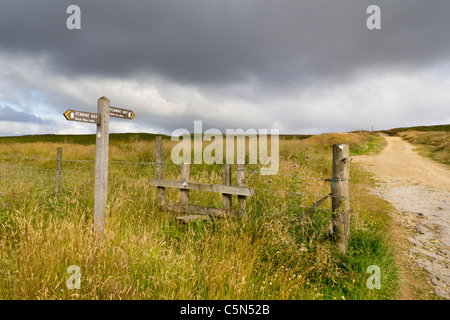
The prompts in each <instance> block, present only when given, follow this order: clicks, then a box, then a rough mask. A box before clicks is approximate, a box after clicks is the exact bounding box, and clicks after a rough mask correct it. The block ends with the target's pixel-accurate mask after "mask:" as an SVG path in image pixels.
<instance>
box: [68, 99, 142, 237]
mask: <svg viewBox="0 0 450 320" xmlns="http://www.w3.org/2000/svg"><path fill="white" fill-rule="evenodd" d="M134 116H135V114H134V112H133V111H132V110H127V109H121V108H116V107H111V106H110V101H109V99H108V98H106V97H101V98H100V99H98V102H97V113H91V112H85V111H77V110H72V109H68V110H67V111H66V112H64V117H65V118H66V119H67V120H69V121H79V122H85V123H95V124H96V125H97V134H96V142H95V198H94V209H95V213H94V228H95V231H96V232H97V233H99V234H103V233H104V231H105V211H106V197H107V188H108V149H109V117H116V118H121V119H129V120H131V119H133V118H134Z"/></svg>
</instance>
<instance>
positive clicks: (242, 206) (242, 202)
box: [236, 163, 247, 217]
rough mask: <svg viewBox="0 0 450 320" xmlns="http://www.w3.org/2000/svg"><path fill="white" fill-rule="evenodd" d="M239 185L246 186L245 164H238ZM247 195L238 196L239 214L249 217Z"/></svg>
mask: <svg viewBox="0 0 450 320" xmlns="http://www.w3.org/2000/svg"><path fill="white" fill-rule="evenodd" d="M236 170H237V185H238V187H245V164H239V163H238V164H237V165H236ZM246 199H247V198H246V196H238V205H239V214H240V215H241V216H242V217H247V211H246Z"/></svg>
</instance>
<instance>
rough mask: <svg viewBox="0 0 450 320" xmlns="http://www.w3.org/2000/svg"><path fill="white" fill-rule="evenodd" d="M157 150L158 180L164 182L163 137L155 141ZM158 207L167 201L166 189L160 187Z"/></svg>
mask: <svg viewBox="0 0 450 320" xmlns="http://www.w3.org/2000/svg"><path fill="white" fill-rule="evenodd" d="M155 144H156V145H155V148H156V176H157V178H158V179H161V180H164V149H163V143H162V137H161V136H157V137H156V140H155ZM156 192H157V197H158V205H159V207H160V208H162V206H163V205H164V203H165V201H166V188H164V187H158V189H157V191H156Z"/></svg>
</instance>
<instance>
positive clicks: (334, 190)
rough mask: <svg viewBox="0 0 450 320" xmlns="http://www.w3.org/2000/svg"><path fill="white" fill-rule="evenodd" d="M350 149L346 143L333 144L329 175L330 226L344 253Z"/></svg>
mask: <svg viewBox="0 0 450 320" xmlns="http://www.w3.org/2000/svg"><path fill="white" fill-rule="evenodd" d="M349 180H350V151H349V146H348V144H335V145H333V172H332V177H331V195H332V201H331V202H332V211H333V219H332V227H333V236H334V237H335V241H336V247H337V249H338V250H339V251H340V252H342V253H346V252H347V248H348V243H349V240H350V198H349Z"/></svg>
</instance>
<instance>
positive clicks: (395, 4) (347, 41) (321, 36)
mask: <svg viewBox="0 0 450 320" xmlns="http://www.w3.org/2000/svg"><path fill="white" fill-rule="evenodd" d="M71 4H76V5H79V6H80V8H81V27H82V29H81V30H77V31H74V30H68V29H67V28H66V19H67V17H68V14H66V9H67V7H68V6H69V5H71ZM371 4H376V5H379V6H380V7H381V10H382V16H381V17H382V29H381V30H376V31H370V30H368V29H367V28H366V19H367V17H368V15H367V14H366V9H367V7H368V6H369V5H371ZM449 12H450V2H449V1H441V0H439V1H437V0H435V1H423V0H409V1H406V0H404V1H388V0H384V1H380V0H371V1H363V0H340V1H320V0H314V1H313V0H310V1H300V0H284V1H273V0H223V1H208V0H189V1H181V0H171V1H168V0H160V1H145V2H144V1H137V0H130V1H111V0H109V1H105V0H96V1H87V0H86V1H29V0H27V1H23V0H15V1H1V10H0V50H1V51H7V52H10V53H19V52H20V54H25V55H35V54H46V55H48V57H49V59H50V63H51V65H52V67H53V70H54V71H56V72H57V73H61V74H65V75H66V76H70V75H73V76H76V75H96V76H108V77H122V78H123V77H131V76H135V75H137V74H152V75H157V76H159V77H162V78H165V79H169V80H171V81H176V82H179V83H193V84H199V85H214V86H221V85H227V84H229V83H233V82H236V81H242V80H245V79H246V77H255V78H257V79H258V80H259V81H261V82H262V83H264V84H268V85H269V86H270V87H272V88H285V87H286V86H287V85H288V84H290V83H291V84H293V83H305V82H306V83H311V82H314V81H320V80H321V79H325V78H326V79H330V80H333V81H335V80H341V79H342V78H345V77H346V76H349V75H352V74H353V73H354V72H358V71H360V70H362V69H365V68H367V70H370V69H372V68H378V69H379V68H386V69H389V68H397V69H398V68H400V69H406V70H407V69H417V68H421V67H425V66H428V65H430V64H433V63H438V62H439V61H440V60H441V59H448V56H449V52H450V32H449V30H450V19H449V18H448V13H449Z"/></svg>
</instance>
